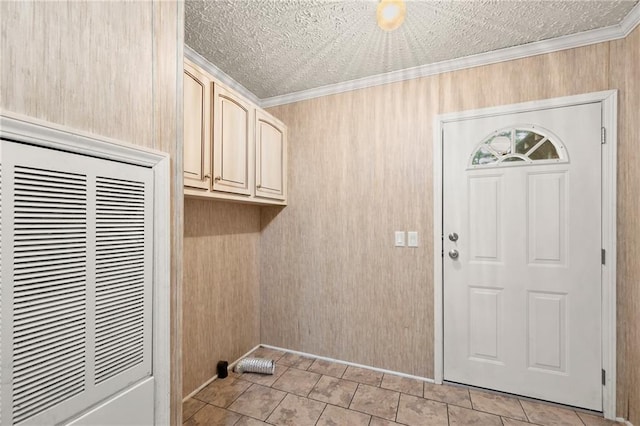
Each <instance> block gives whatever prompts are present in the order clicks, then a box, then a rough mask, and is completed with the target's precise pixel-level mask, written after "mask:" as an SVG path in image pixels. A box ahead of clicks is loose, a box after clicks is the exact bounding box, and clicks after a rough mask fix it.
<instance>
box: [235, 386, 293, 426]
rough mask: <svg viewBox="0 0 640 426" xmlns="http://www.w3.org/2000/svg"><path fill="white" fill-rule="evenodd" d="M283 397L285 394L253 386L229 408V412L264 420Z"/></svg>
mask: <svg viewBox="0 0 640 426" xmlns="http://www.w3.org/2000/svg"><path fill="white" fill-rule="evenodd" d="M285 395H286V393H285V392H282V391H279V390H276V389H271V388H267V387H264V386H260V385H255V384H254V385H251V387H250V388H249V389H247V390H246V391H245V392H244V393H243V394H242V395H240V397H238V399H236V400H235V402H234V403H233V404H231V405H230V406H229V410H231V411H235V412H236V413H240V414H244V415H246V416H250V417H254V418H256V419H260V420H266V418H267V417H269V414H271V412H272V411H273V410H274V409H275V408H276V407H277V406H278V404H280V401H282V400H283V399H284V397H285Z"/></svg>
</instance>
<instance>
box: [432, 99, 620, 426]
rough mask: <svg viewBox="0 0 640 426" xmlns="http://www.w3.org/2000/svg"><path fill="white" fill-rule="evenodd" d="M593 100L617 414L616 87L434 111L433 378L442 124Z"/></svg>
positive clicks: (610, 382) (438, 372)
mask: <svg viewBox="0 0 640 426" xmlns="http://www.w3.org/2000/svg"><path fill="white" fill-rule="evenodd" d="M595 102H601V103H602V123H603V126H604V127H605V129H606V137H607V140H606V143H605V144H603V145H602V248H603V249H605V250H606V264H605V265H603V266H602V336H601V341H602V368H603V369H604V370H605V371H606V383H605V385H604V386H603V389H602V395H603V398H602V407H603V413H604V416H605V417H606V418H607V419H611V420H613V419H615V418H616V184H617V180H616V179H617V178H616V170H617V169H616V167H617V166H616V158H617V122H618V118H617V105H618V92H617V91H616V90H607V91H603V92H595V93H588V94H584V95H576V96H567V97H562V98H553V99H546V100H542V101H534V102H525V103H520V104H513V105H504V106H499V107H492V108H484V109H478V110H472V111H463V112H457V113H450V114H443V115H438V116H436V118H435V120H434V126H433V129H434V134H433V169H434V170H433V193H434V197H433V201H434V206H433V266H434V268H433V269H434V273H433V283H434V378H435V382H436V383H442V381H443V375H444V329H443V319H444V317H443V303H444V298H443V288H442V286H443V266H444V265H443V259H444V258H443V254H442V253H443V252H442V248H443V247H444V246H443V235H444V233H443V231H444V230H443V223H442V207H443V192H442V191H443V188H442V184H443V180H442V176H443V168H442V160H443V156H442V144H443V139H442V138H443V129H444V124H445V123H448V122H452V121H461V120H465V119H470V118H481V117H490V116H495V115H502V114H506V113H509V114H513V113H521V112H527V111H533V110H538V109H544V108H558V107H564V106H571V105H579V104H586V103H595Z"/></svg>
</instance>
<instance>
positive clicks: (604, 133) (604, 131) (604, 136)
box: [600, 127, 607, 145]
mask: <svg viewBox="0 0 640 426" xmlns="http://www.w3.org/2000/svg"><path fill="white" fill-rule="evenodd" d="M600 142H601V143H602V145H604V144H605V143H607V129H605V128H604V127H601V128H600Z"/></svg>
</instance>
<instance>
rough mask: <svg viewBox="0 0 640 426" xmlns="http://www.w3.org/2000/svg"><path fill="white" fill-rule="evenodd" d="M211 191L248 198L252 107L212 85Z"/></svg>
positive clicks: (216, 85) (249, 189)
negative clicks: (212, 177) (212, 176)
mask: <svg viewBox="0 0 640 426" xmlns="http://www.w3.org/2000/svg"><path fill="white" fill-rule="evenodd" d="M213 97H214V107H213V108H214V110H213V117H214V120H213V173H214V176H215V177H214V180H213V190H214V191H225V192H232V193H235V194H243V195H251V188H250V185H249V182H250V181H251V178H252V175H250V168H249V158H250V156H251V155H252V152H250V142H251V138H252V137H253V117H252V114H253V110H254V109H253V108H252V107H251V105H250V104H249V103H248V102H246V101H244V100H242V99H240V98H239V97H238V96H236V95H235V94H234V93H232V92H230V91H229V90H226V89H225V88H223V87H221V86H220V85H218V84H215V85H214V96H213Z"/></svg>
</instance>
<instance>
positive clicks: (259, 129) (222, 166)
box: [184, 59, 287, 206]
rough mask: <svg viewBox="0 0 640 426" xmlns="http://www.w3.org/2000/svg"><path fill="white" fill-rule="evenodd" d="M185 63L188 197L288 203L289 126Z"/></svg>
mask: <svg viewBox="0 0 640 426" xmlns="http://www.w3.org/2000/svg"><path fill="white" fill-rule="evenodd" d="M206 69H207V68H206V67H205V66H204V65H203V66H200V64H194V63H192V62H190V61H189V60H187V59H185V61H184V195H185V196H186V197H199V198H209V199H217V200H228V201H235V202H241V203H252V204H263V205H279V206H284V205H286V204H287V198H286V197H287V127H286V126H285V125H284V123H282V122H281V121H280V120H278V119H276V118H275V117H273V116H271V115H270V114H268V113H267V112H265V111H263V110H262V109H260V108H259V107H258V106H257V105H255V104H254V103H252V102H251V101H249V100H247V99H246V98H245V97H243V96H241V95H239V94H238V93H237V92H235V91H234V90H232V89H230V88H228V87H227V86H225V85H224V84H220V83H219V82H218V81H217V80H216V79H215V78H214V77H212V76H211V75H210V73H209V72H208V71H206Z"/></svg>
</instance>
